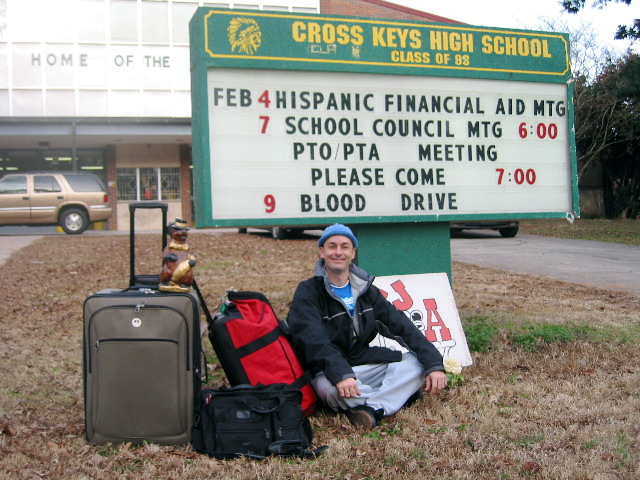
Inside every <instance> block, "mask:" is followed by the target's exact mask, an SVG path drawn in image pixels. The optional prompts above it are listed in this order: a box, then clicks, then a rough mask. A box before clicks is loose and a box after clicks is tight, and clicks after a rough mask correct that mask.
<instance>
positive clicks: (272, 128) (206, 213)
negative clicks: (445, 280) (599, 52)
mask: <svg viewBox="0 0 640 480" xmlns="http://www.w3.org/2000/svg"><path fill="white" fill-rule="evenodd" d="M191 35H192V38H191V51H192V99H193V112H194V117H193V128H194V134H193V148H194V167H195V173H196V175H195V176H194V178H195V197H196V202H197V203H196V204H197V208H196V213H197V223H198V225H199V226H231V225H234V226H243V225H246V226H250V225H285V224H289V225H296V224H297V225H305V224H307V225H311V224H318V223H323V224H324V223H330V222H332V221H337V220H339V221H342V222H350V223H375V222H380V221H383V222H391V221H395V222H405V221H411V222H416V221H429V222H431V221H449V220H458V219H482V218H492V219H496V218H505V219H508V218H538V217H540V218H544V217H561V216H565V215H574V214H576V213H577V210H578V207H577V204H578V202H577V174H576V167H575V151H574V150H575V149H574V147H573V145H574V139H573V131H572V130H573V118H572V115H573V109H572V102H571V97H572V88H571V85H570V83H569V84H568V83H567V82H568V81H569V78H570V69H569V61H568V58H569V49H568V39H567V36H566V35H564V34H557V33H545V32H530V31H521V30H504V29H492V28H485V27H471V26H461V25H449V24H425V23H417V22H400V21H385V20H380V19H366V18H349V17H334V16H331V17H327V16H318V15H296V14H282V13H266V12H253V11H244V10H243V11H238V10H211V9H206V8H202V9H199V10H198V12H197V13H196V15H195V16H194V18H193V19H192V22H191Z"/></svg>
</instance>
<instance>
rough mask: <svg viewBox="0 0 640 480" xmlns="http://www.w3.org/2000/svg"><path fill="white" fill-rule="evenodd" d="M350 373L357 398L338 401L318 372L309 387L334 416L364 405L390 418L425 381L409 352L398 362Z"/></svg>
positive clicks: (357, 368)
mask: <svg viewBox="0 0 640 480" xmlns="http://www.w3.org/2000/svg"><path fill="white" fill-rule="evenodd" d="M353 372H354V373H355V374H356V380H357V381H358V388H359V389H360V396H359V397H354V398H342V397H341V396H340V394H339V393H338V389H337V388H336V387H335V386H334V385H332V384H331V382H330V381H329V380H328V379H327V377H326V376H325V375H324V373H322V372H321V373H318V374H317V375H316V377H315V378H314V379H313V380H312V381H311V384H312V385H313V388H314V389H315V391H316V393H317V394H318V397H319V398H320V400H321V401H322V402H323V403H324V404H325V405H327V406H328V407H330V408H331V409H332V410H334V411H336V412H339V411H341V410H346V409H348V408H353V407H357V406H360V405H367V406H369V407H371V408H373V409H374V410H378V409H383V410H384V414H385V415H393V414H394V413H396V412H397V411H398V410H400V409H401V408H402V407H403V405H404V404H405V403H406V401H407V400H408V399H409V397H411V395H413V394H414V393H415V392H416V391H418V389H420V388H421V387H422V384H423V383H424V380H425V375H424V369H423V368H422V365H421V364H420V362H418V359H417V357H416V356H415V354H413V353H411V352H406V353H403V355H402V360H401V361H400V362H394V363H381V364H374V365H358V366H355V367H353Z"/></svg>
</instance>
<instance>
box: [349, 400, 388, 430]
mask: <svg viewBox="0 0 640 480" xmlns="http://www.w3.org/2000/svg"><path fill="white" fill-rule="evenodd" d="M345 414H346V415H347V418H348V419H349V421H350V422H351V423H352V424H353V425H355V426H356V427H362V428H363V429H364V430H371V429H372V428H373V427H375V426H376V425H378V423H379V422H380V420H382V412H381V411H380V410H374V409H373V408H371V407H369V406H367V405H361V406H358V407H354V408H350V409H349V410H347V411H346V412H345Z"/></svg>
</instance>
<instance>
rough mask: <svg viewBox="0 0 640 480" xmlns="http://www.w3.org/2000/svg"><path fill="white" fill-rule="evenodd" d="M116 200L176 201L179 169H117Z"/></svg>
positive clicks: (178, 193) (178, 191)
mask: <svg viewBox="0 0 640 480" xmlns="http://www.w3.org/2000/svg"><path fill="white" fill-rule="evenodd" d="M117 170H118V172H117V184H118V200H122V201H125V202H133V201H139V200H178V199H179V198H180V169H179V168H118V169H117Z"/></svg>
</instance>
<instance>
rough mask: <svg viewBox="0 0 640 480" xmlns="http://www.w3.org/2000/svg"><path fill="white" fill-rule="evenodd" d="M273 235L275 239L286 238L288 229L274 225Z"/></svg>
mask: <svg viewBox="0 0 640 480" xmlns="http://www.w3.org/2000/svg"><path fill="white" fill-rule="evenodd" d="M271 237H272V238H273V239H275V240H284V239H285V238H287V231H286V230H285V229H284V228H282V227H273V228H272V229H271Z"/></svg>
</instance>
